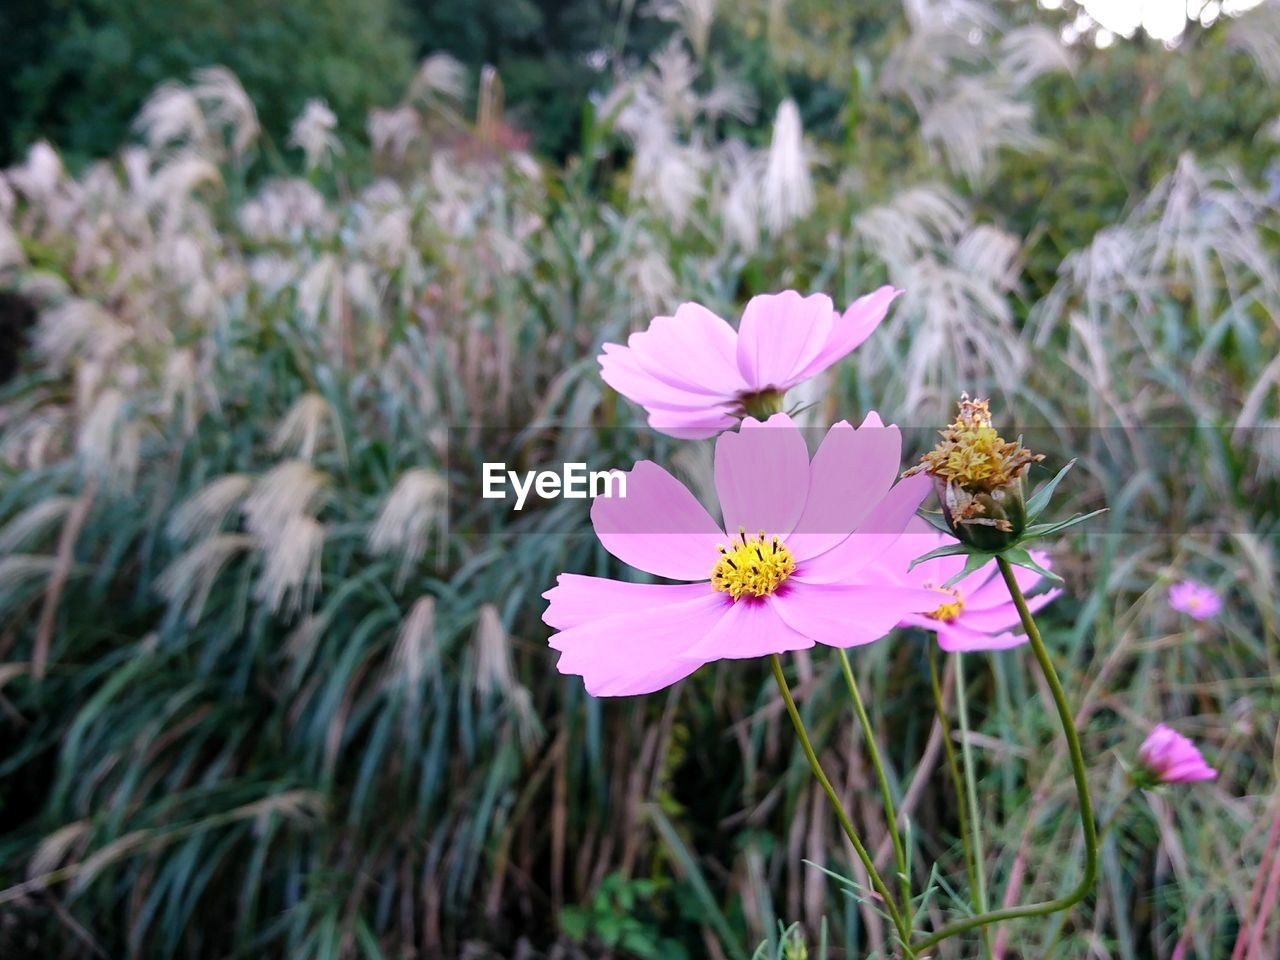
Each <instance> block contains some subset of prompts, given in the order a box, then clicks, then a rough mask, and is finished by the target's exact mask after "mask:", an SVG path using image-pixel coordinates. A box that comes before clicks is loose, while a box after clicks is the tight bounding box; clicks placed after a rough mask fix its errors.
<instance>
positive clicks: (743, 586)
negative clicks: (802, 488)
mask: <svg viewBox="0 0 1280 960" xmlns="http://www.w3.org/2000/svg"><path fill="white" fill-rule="evenodd" d="M795 569H796V558H795V557H793V556H792V555H791V551H790V550H788V549H787V545H786V544H785V543H782V542H781V541H780V540H778V538H777V537H769V538H766V537H765V532H764V531H763V530H761V531H760V532H759V533H758V534H756V535H755V536H751V537H748V536H747V532H746V531H745V530H743V529H741V528H739V530H738V536H737V537H736V538H735V539H733V540H731V541H729V546H727V547H726V546H724V545H723V544H721V545H720V559H719V560H717V561H716V565H715V567H713V568H712V570H711V586H712V587H713V588H715V589H716V590H717V591H719V592H720V593H727V594H729V596H731V597H732V598H733V599H734V601H735V602H736V601H738V600H741V599H742V598H743V597H745V596H752V597H767V596H769V595H770V594H771V593H773V592H775V591H776V590H777V589H778V587H780V586H782V584H783V582H785V581H786V579H787V577H789V576H791V574H792V573H794V572H795Z"/></svg>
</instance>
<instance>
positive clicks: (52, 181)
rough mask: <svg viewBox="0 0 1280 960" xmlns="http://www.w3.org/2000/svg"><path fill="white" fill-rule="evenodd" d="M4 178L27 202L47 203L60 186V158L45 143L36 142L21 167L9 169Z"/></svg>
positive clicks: (42, 141) (61, 173) (61, 178)
mask: <svg viewBox="0 0 1280 960" xmlns="http://www.w3.org/2000/svg"><path fill="white" fill-rule="evenodd" d="M5 176H6V177H7V178H8V180H9V182H10V183H12V184H13V185H14V187H15V188H17V191H18V192H19V193H21V194H22V195H23V196H25V197H26V198H27V199H28V200H33V201H47V200H49V199H50V198H51V197H52V196H53V195H54V193H56V192H57V190H58V187H59V186H60V185H61V184H62V181H63V177H64V171H63V168H62V158H61V157H59V156H58V152H57V151H56V150H54V149H53V147H51V146H49V143H48V142H47V141H45V140H37V141H36V142H35V143H33V144H32V145H31V147H30V148H29V149H28V150H27V156H26V159H25V160H23V162H22V164H21V166H17V167H10V168H9V170H8V171H7V172H6V174H5Z"/></svg>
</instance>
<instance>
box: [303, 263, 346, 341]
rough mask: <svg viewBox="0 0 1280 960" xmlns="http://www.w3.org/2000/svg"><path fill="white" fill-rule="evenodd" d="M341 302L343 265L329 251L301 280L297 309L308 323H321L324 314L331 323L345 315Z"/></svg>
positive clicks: (308, 269)
mask: <svg viewBox="0 0 1280 960" xmlns="http://www.w3.org/2000/svg"><path fill="white" fill-rule="evenodd" d="M342 302H343V291H342V265H341V264H340V263H339V262H338V258H337V257H335V256H334V255H333V254H332V253H326V254H324V255H322V256H321V257H320V259H318V260H317V261H316V262H315V263H313V264H312V265H311V266H310V267H308V268H307V272H306V273H304V274H303V275H302V279H301V280H300V281H299V282H298V309H299V310H300V311H301V312H302V315H303V317H305V318H306V320H307V323H308V324H309V325H314V324H316V323H318V322H319V320H320V317H321V314H322V313H324V314H325V315H326V316H327V317H328V320H329V322H330V323H331V324H332V323H337V322H338V320H339V319H340V318H341V317H342Z"/></svg>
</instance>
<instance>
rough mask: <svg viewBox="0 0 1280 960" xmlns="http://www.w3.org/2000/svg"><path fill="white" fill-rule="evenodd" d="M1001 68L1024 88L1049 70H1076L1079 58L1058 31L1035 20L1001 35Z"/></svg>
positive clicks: (1063, 71)
mask: <svg viewBox="0 0 1280 960" xmlns="http://www.w3.org/2000/svg"><path fill="white" fill-rule="evenodd" d="M1000 70H1001V72H1003V73H1004V74H1005V76H1007V77H1009V79H1010V80H1012V81H1013V85H1014V87H1015V88H1016V89H1019V90H1020V89H1022V88H1023V87H1025V86H1027V84H1029V83H1031V82H1032V81H1033V80H1035V79H1036V78H1037V77H1042V76H1044V75H1045V74H1049V73H1060V72H1061V73H1074V72H1075V58H1074V57H1073V56H1072V54H1071V51H1070V50H1069V49H1068V48H1067V45H1066V44H1065V43H1063V42H1062V38H1061V37H1060V36H1059V35H1058V32H1057V31H1056V30H1052V29H1050V28H1049V27H1046V26H1045V25H1044V24H1039V23H1033V24H1027V25H1026V26H1022V27H1016V28H1015V29H1013V30H1010V31H1009V32H1008V33H1006V34H1005V35H1004V36H1003V37H1001V38H1000Z"/></svg>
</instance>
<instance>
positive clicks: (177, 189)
mask: <svg viewBox="0 0 1280 960" xmlns="http://www.w3.org/2000/svg"><path fill="white" fill-rule="evenodd" d="M221 184H222V173H221V172H220V171H219V170H218V165H217V164H216V163H214V162H213V161H212V160H210V159H209V158H208V157H204V156H201V155H200V154H197V153H192V152H190V151H188V150H182V151H178V152H176V153H174V154H173V155H172V156H169V157H167V158H166V159H165V161H164V163H163V164H161V165H160V166H159V167H157V168H156V169H155V170H154V171H153V172H152V175H151V179H150V180H149V181H148V182H147V189H146V192H145V194H144V199H145V201H146V204H147V207H148V208H149V209H151V210H153V211H156V212H158V213H160V215H161V217H162V220H161V224H160V233H161V234H162V235H163V236H167V237H172V236H173V235H174V234H176V233H177V232H178V229H179V225H180V224H181V222H182V215H183V213H184V212H186V211H187V207H188V201H189V200H190V198H191V195H192V194H193V193H194V192H195V191H196V189H197V188H199V187H203V186H209V187H217V186H220V185H221Z"/></svg>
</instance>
